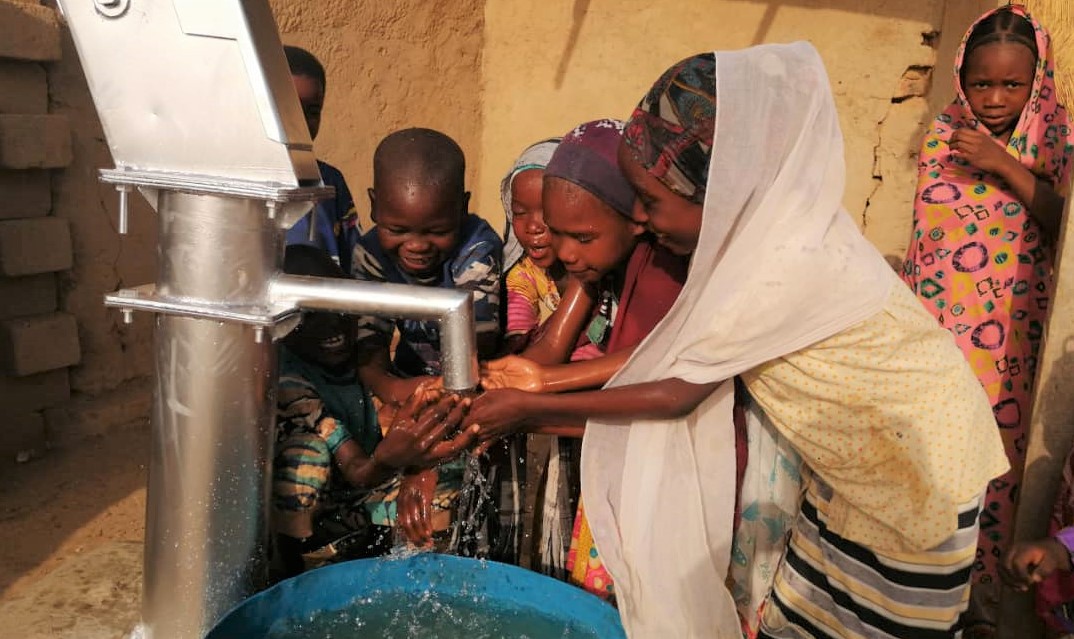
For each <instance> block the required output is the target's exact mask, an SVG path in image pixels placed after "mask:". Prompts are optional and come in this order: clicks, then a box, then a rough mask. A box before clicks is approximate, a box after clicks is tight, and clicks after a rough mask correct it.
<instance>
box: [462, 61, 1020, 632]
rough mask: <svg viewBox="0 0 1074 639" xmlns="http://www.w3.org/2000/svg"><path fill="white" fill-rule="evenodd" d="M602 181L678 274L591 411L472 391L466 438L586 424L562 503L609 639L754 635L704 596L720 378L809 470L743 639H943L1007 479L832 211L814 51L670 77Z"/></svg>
mask: <svg viewBox="0 0 1074 639" xmlns="http://www.w3.org/2000/svg"><path fill="white" fill-rule="evenodd" d="M717 96H718V97H719V100H718V102H717ZM619 160H620V166H621V167H622V169H623V172H624V174H625V175H626V176H627V177H628V178H629V179H630V181H631V183H632V184H633V185H634V186H635V189H636V190H637V191H638V197H639V200H640V201H641V203H642V205H643V209H644V210H643V211H636V213H635V215H636V218H637V221H639V222H644V223H645V224H646V225H647V226H648V227H649V229H650V230H651V231H652V232H653V233H655V234H656V235H657V237H658V238H659V240H660V242H661V243H662V244H663V245H664V246H666V247H668V248H669V249H671V250H673V251H677V252H680V253H682V254H689V255H691V263H690V270H689V275H688V278H687V281H686V285H685V287H684V288H683V290H682V293H681V294H680V296H679V298H678V300H677V302H676V303H675V305H674V306H673V307H672V309H671V311H670V312H669V313H668V314H667V316H666V317H665V318H664V319H663V321H662V322H661V323H660V324H659V325H658V326H657V328H656V329H655V330H654V331H653V332H652V333H651V334H650V335H649V337H648V338H647V339H646V340H645V341H643V342H642V343H641V345H640V346H639V347H638V348H637V350H636V351H635V352H634V354H633V356H632V357H631V359H630V361H629V362H628V363H627V365H626V366H625V367H624V368H623V370H622V371H621V372H620V373H619V374H618V375H617V376H616V377H615V378H614V379H613V380H612V381H611V382H609V383H608V385H607V386H606V387H605V388H604V389H603V390H601V391H595V392H589V393H574V394H564V395H552V396H549V395H530V394H527V393H524V392H522V391H516V390H502V391H493V392H490V393H487V394H486V395H484V396H482V397H480V398H478V399H477V400H476V401H475V402H474V404H473V406H472V407H471V411H470V414H469V417H468V423H478V424H480V425H481V426H482V428H483V429H488V430H490V431H493V430H497V431H499V432H502V431H503V430H504V429H505V426H506V425H511V424H519V423H529V424H540V423H560V424H562V423H572V422H574V423H577V422H581V421H585V420H588V422H587V423H586V432H585V439H584V443H583V456H582V494H583V500H584V501H585V503H586V508H587V514H588V517H589V523H590V525H591V527H592V529H593V535H594V538H595V541H596V545H597V547H598V548H599V550H600V553H601V555H602V557H603V560H604V563H605V565H606V567H607V568H608V570H609V572H610V573H611V575H612V578H613V579H614V580H615V583H616V589H617V597H618V602H619V606H620V613H621V615H622V618H623V622H624V625H625V627H626V629H627V631H628V633H629V634H630V635H631V636H634V637H665V636H669V637H670V636H674V637H736V638H737V637H738V636H740V632H741V630H740V627H739V626H740V622H743V625H744V626H745V627H746V628H747V630H750V631H751V632H752V631H753V630H754V628H755V625H754V624H753V622H752V621H753V620H750V619H741V620H740V619H739V617H738V615H736V610H735V606H734V602H733V601H732V599H731V596H730V594H729V593H728V590H727V588H726V577H727V569H728V564H729V561H730V553H731V538H732V519H733V511H734V504H735V487H736V482H735V478H734V469H735V461H734V452H735V451H734V435H733V432H732V419H731V410H732V397H733V391H732V385H731V384H729V383H725V382H726V381H727V380H730V379H731V378H732V377H733V376H735V375H741V376H742V378H743V380H744V381H745V383H746V385H747V387H748V389H749V392H750V395H751V396H752V398H753V400H754V401H755V402H756V404H757V406H758V407H759V409H760V410H762V411H763V412H764V414H765V415H766V417H767V418H768V419H770V420H771V422H772V423H773V424H774V426H775V428H776V429H777V430H778V431H779V432H780V434H781V435H782V436H784V437H785V438H786V439H787V441H789V443H790V445H791V446H792V447H793V448H794V449H795V450H796V451H797V452H798V453H800V454H801V456H802V459H803V461H804V463H805V464H806V466H807V467H808V469H809V470H810V471H811V474H810V476H809V477H807V478H806V479H805V484H806V489H805V494H804V497H803V501H802V509H801V514H800V515H799V516H798V518H797V519H796V520H795V523H794V526H793V530H792V533H791V537H790V542H789V544H788V548H787V552H786V556H785V557H784V560H783V562H782V563H781V564H780V567H779V569H778V571H777V574H776V575H775V579H774V585H773V588H772V592H771V595H770V597H769V599H768V601H767V603H766V605H765V608H764V613H763V620H762V621H761V623H760V629H759V633H760V636H766V637H781V638H783V637H846V638H858V637H908V638H909V637H913V638H915V639H919V638H923V637H949V636H951V635H952V634H953V633H954V632H956V631H957V630H958V627H959V626H958V623H959V621H958V620H959V615H960V613H961V611H962V610H963V609H964V608H965V603H966V597H967V596H968V588H967V584H968V578H969V571H970V566H971V564H972V563H973V560H974V551H975V546H976V531H977V510H978V505H979V500H980V496H981V494H982V493H983V491H984V489H985V486H986V484H987V483H988V481H989V480H990V479H991V478H993V477H995V476H997V475H999V474H1001V473H1002V472H1003V471H1004V470H1005V469H1006V468H1007V461H1006V458H1005V456H1004V453H1003V447H1002V444H1001V442H1000V440H999V436H998V434H997V433H996V428H995V423H994V420H993V417H992V411H991V408H990V407H989V405H988V401H987V398H986V397H985V395H984V392H983V390H982V389H981V387H980V384H979V383H977V381H976V378H975V377H974V375H973V373H972V372H971V370H970V369H969V366H968V365H967V364H966V362H965V360H964V358H963V357H962V355H961V353H960V352H959V351H958V349H957V348H956V346H955V345H954V342H953V341H952V339H951V337H950V334H949V333H947V332H946V331H944V330H943V329H940V328H939V327H937V326H936V323H935V321H934V320H932V318H931V316H929V315H928V313H927V312H925V311H924V309H923V308H922V307H921V305H920V304H919V303H918V302H917V301H916V299H915V298H914V297H913V295H912V294H911V293H910V291H909V290H908V289H907V288H906V287H904V286H902V285H901V284H899V282H898V280H897V278H896V276H895V274H894V273H893V272H892V271H891V269H890V268H889V267H888V266H887V264H886V262H885V261H884V260H883V258H882V257H881V256H880V254H879V253H878V252H877V251H876V250H875V249H874V248H873V247H872V246H871V245H870V244H869V243H868V242H867V241H866V240H865V239H864V238H863V237H862V235H861V233H860V232H859V231H858V229H857V228H856V227H855V225H854V223H853V221H852V220H851V218H850V217H849V216H848V215H847V213H846V212H845V211H844V210H843V208H842V206H841V203H840V200H841V199H842V196H843V188H844V178H845V175H844V174H845V167H844V163H843V139H842V134H841V132H840V130H839V124H838V119H837V116H836V112H835V107H834V104H833V102H832V96H831V90H830V88H829V83H828V77H827V74H826V72H825V70H824V66H823V64H822V62H821V60H820V57H819V56H818V55H817V52H816V51H815V50H814V49H813V47H812V46H811V45H809V44H806V43H796V44H791V45H765V46H760V47H754V48H750V49H745V50H742V51H729V52H719V53H716V54H711V53H710V54H703V55H700V56H694V57H692V58H689V59H687V60H684V61H682V62H680V63H679V64H677V65H675V66H674V67H672V68H671V69H669V70H668V71H667V72H666V73H665V74H664V75H663V76H662V77H661V78H660V80H659V81H658V82H657V83H656V85H654V87H653V88H652V90H650V92H649V93H648V94H647V95H646V97H645V98H644V99H643V100H642V103H641V104H640V106H639V107H638V109H637V110H636V111H635V113H634V116H633V117H632V119H631V121H630V123H629V124H628V126H627V131H626V133H625V135H624V142H623V145H622V146H621V147H620V156H619ZM762 470H763V469H762ZM749 472H750V471H749V470H747V474H748V473H749Z"/></svg>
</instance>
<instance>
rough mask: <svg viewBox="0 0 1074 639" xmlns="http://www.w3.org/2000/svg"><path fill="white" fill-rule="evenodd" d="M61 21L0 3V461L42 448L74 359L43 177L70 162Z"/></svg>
mask: <svg viewBox="0 0 1074 639" xmlns="http://www.w3.org/2000/svg"><path fill="white" fill-rule="evenodd" d="M59 59H60V26H59V23H58V21H57V18H56V14H55V13H54V12H53V11H52V10H51V9H49V8H47V7H44V6H40V5H38V4H36V3H32V2H15V1H13V0H0V407H2V410H3V413H4V417H5V419H4V424H3V426H2V427H0V464H6V463H10V462H11V461H13V460H14V459H15V458H16V457H19V458H21V459H26V458H28V457H29V456H31V455H33V454H36V453H40V452H41V451H43V450H44V447H45V411H46V410H49V409H54V408H57V407H60V406H62V405H64V404H65V403H66V402H67V401H68V399H69V398H70V394H71V389H70V383H69V379H68V367H70V366H73V365H76V364H78V363H79V361H80V358H81V347H80V345H79V337H78V323H77V321H76V320H75V317H74V316H73V315H71V314H68V313H65V312H62V311H61V310H60V309H59V290H58V281H59V277H60V275H61V274H62V273H63V272H65V271H67V270H68V269H70V268H71V265H72V262H73V251H72V246H71V232H70V228H69V225H68V223H67V221H66V220H63V219H61V218H58V217H56V216H55V215H53V213H54V208H53V197H52V180H53V175H54V173H55V172H56V171H58V170H62V169H63V168H64V167H66V166H68V165H70V163H71V159H72V153H71V130H70V126H69V123H68V120H67V118H66V117H65V116H63V115H56V114H53V113H50V112H49V86H48V67H49V64H50V63H52V62H54V61H57V60H59Z"/></svg>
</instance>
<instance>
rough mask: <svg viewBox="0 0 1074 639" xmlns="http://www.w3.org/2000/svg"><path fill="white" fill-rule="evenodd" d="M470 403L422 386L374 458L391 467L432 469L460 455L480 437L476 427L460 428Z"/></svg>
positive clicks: (401, 411) (401, 410)
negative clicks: (459, 429)
mask: <svg viewBox="0 0 1074 639" xmlns="http://www.w3.org/2000/svg"><path fill="white" fill-rule="evenodd" d="M469 405H470V400H469V399H468V398H459V397H458V396H457V395H452V394H446V395H445V394H443V392H442V391H440V390H437V389H430V388H429V387H427V386H422V387H419V389H418V390H417V391H416V392H415V393H414V394H413V395H411V396H410V399H408V400H407V402H406V403H405V404H403V406H402V408H400V409H399V410H398V411H397V412H396V413H395V416H394V418H393V419H392V424H391V426H390V427H389V428H388V432H387V434H385V436H384V439H383V440H382V441H381V442H380V443H379V444H378V445H377V448H376V450H374V451H373V459H374V461H375V462H376V463H378V464H381V465H384V466H388V467H391V468H415V467H416V468H429V467H432V466H435V465H436V464H438V463H440V462H442V461H444V460H446V459H450V458H452V457H454V456H456V455H458V454H459V453H460V452H462V451H463V450H465V449H466V448H469V447H470V446H471V445H472V444H473V443H474V441H475V440H476V439H477V434H478V431H477V429H476V428H472V427H471V428H466V429H464V430H463V431H461V432H459V431H458V427H459V423H460V422H461V421H462V417H463V415H464V414H465V413H466V409H467V408H468V407H469ZM449 437H450V438H449Z"/></svg>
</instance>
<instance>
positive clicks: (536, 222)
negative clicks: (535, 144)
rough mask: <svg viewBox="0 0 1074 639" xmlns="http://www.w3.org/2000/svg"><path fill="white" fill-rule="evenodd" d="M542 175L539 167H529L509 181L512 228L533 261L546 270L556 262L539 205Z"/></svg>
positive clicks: (542, 211)
mask: <svg viewBox="0 0 1074 639" xmlns="http://www.w3.org/2000/svg"><path fill="white" fill-rule="evenodd" d="M543 177H544V171H542V170H541V169H529V170H527V171H523V172H521V173H519V174H518V175H516V176H515V179H514V180H512V181H511V227H512V228H513V229H514V231H515V237H517V238H518V241H519V243H520V244H522V248H523V249H525V251H526V255H528V256H529V258H530V259H531V260H532V261H533V263H534V264H536V265H537V266H539V267H541V268H543V269H548V268H551V267H552V265H553V264H555V263H556V253H555V251H554V250H553V249H552V237H551V235H549V233H548V226H547V225H546V224H545V222H544V210H543V208H542V206H541V188H542V186H541V180H542V178H543Z"/></svg>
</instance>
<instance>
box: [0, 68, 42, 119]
mask: <svg viewBox="0 0 1074 639" xmlns="http://www.w3.org/2000/svg"><path fill="white" fill-rule="evenodd" d="M0 113H39V114H40V113H48V81H47V80H46V79H45V69H44V67H42V66H41V65H40V64H35V63H32V62H11V61H8V60H0Z"/></svg>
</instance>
